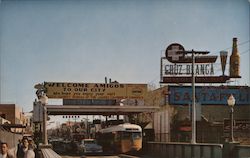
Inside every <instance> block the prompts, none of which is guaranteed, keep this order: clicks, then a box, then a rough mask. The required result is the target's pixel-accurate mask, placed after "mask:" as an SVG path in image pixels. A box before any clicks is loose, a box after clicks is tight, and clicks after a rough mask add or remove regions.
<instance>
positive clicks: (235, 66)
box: [229, 38, 240, 78]
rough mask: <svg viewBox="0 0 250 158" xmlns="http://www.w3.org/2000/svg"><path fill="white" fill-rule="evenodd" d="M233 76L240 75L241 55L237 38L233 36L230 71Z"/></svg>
mask: <svg viewBox="0 0 250 158" xmlns="http://www.w3.org/2000/svg"><path fill="white" fill-rule="evenodd" d="M229 75H230V77H231V78H238V77H240V55H239V52H238V49H237V38H233V49H232V55H231V56H230V72H229Z"/></svg>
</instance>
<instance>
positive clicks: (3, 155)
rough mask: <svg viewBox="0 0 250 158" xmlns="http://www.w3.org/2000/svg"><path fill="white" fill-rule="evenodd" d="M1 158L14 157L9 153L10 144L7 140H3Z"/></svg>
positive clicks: (0, 151)
mask: <svg viewBox="0 0 250 158" xmlns="http://www.w3.org/2000/svg"><path fill="white" fill-rule="evenodd" d="M0 158H14V156H13V155H11V154H10V153H9V146H8V144H7V143H6V142H1V150H0Z"/></svg>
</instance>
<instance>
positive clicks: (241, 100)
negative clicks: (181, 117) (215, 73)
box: [169, 86, 250, 106]
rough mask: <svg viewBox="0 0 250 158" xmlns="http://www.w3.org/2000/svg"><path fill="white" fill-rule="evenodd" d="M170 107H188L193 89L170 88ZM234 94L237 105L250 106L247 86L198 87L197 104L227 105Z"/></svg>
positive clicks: (249, 88)
mask: <svg viewBox="0 0 250 158" xmlns="http://www.w3.org/2000/svg"><path fill="white" fill-rule="evenodd" d="M169 93H170V95H169V104H170V105H188V104H191V100H192V87H190V86H183V87H180V86H169ZM231 94H233V96H234V98H235V99H236V103H235V104H236V105H250V87H246V86H240V87H235V86H219V87H215V86H197V87H196V88H195V95H196V102H198V103H200V104H201V105H226V106H227V99H228V97H229V96H230V95H231Z"/></svg>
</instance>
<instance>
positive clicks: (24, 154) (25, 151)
mask: <svg viewBox="0 0 250 158" xmlns="http://www.w3.org/2000/svg"><path fill="white" fill-rule="evenodd" d="M29 145H30V144H29V141H28V138H27V137H24V138H23V140H22V145H21V147H20V148H19V149H18V150H17V158H35V153H34V151H33V149H32V148H29Z"/></svg>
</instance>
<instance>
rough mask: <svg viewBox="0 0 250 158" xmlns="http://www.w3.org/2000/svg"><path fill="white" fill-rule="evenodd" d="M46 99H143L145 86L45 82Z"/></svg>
mask: <svg viewBox="0 0 250 158" xmlns="http://www.w3.org/2000/svg"><path fill="white" fill-rule="evenodd" d="M44 87H45V92H46V95H47V96H48V98H58V99H59V98H62V99H124V98H127V99H144V97H145V94H146V92H147V84H120V83H110V84H105V83H69V82H45V83H44Z"/></svg>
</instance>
